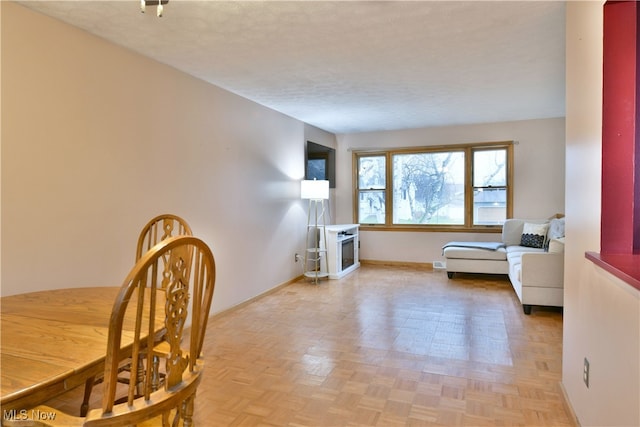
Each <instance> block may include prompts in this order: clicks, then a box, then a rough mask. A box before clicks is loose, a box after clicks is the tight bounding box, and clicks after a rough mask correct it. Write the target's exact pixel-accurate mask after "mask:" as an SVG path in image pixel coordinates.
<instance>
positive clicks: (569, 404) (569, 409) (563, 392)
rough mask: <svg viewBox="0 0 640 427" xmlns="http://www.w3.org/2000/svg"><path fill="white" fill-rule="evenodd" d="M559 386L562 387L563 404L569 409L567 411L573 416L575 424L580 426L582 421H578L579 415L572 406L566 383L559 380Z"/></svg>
mask: <svg viewBox="0 0 640 427" xmlns="http://www.w3.org/2000/svg"><path fill="white" fill-rule="evenodd" d="M558 387H559V388H560V393H561V394H562V404H563V405H564V408H565V409H566V410H567V413H568V414H569V415H570V416H571V419H572V420H573V422H574V423H575V425H576V426H578V427H580V426H581V424H580V421H578V416H577V415H576V413H575V412H574V410H573V406H571V403H570V401H569V396H568V395H567V390H566V389H565V388H564V384H562V382H559V383H558Z"/></svg>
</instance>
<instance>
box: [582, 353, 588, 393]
mask: <svg viewBox="0 0 640 427" xmlns="http://www.w3.org/2000/svg"><path fill="white" fill-rule="evenodd" d="M582 381H584V384H585V385H586V386H587V388H589V360H588V359H587V358H586V357H585V358H584V366H583V368H582Z"/></svg>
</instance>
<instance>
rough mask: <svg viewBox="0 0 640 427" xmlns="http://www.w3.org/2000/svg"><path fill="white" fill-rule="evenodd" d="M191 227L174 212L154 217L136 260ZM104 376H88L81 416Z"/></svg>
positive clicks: (143, 232)
mask: <svg viewBox="0 0 640 427" xmlns="http://www.w3.org/2000/svg"><path fill="white" fill-rule="evenodd" d="M192 235H193V233H192V232H191V227H190V226H189V224H187V221H185V220H184V219H182V218H181V217H179V216H177V215H173V214H161V215H158V216H156V217H154V218H152V219H151V220H150V221H149V222H147V223H146V224H145V226H144V227H143V228H142V230H141V231H140V235H139V236H138V243H137V246H136V261H138V260H139V259H140V258H141V257H142V255H144V254H145V253H146V252H148V251H149V250H150V249H151V248H152V247H154V246H155V245H156V244H158V243H159V242H161V241H163V240H165V239H167V238H169V237H174V236H192ZM167 268H168V265H167V261H166V259H165V260H164V263H163V271H165V272H166V269H167ZM130 371H131V370H130V361H123V362H122V364H121V367H120V372H123V373H124V372H130ZM131 378H133V377H131V375H130V374H128V375H126V376H124V375H123V376H120V377H119V381H120V382H121V383H125V384H128V383H129V382H130V381H131ZM102 380H103V378H102V377H99V378H95V377H91V378H88V379H87V381H86V382H85V385H84V396H83V399H82V403H81V404H80V416H82V417H84V416H85V415H87V411H88V410H89V400H90V399H91V393H92V392H93V387H94V386H96V385H98V384H100V383H101V382H102ZM154 383H155V385H156V387H158V386H159V378H158V376H157V375H156V376H155V380H154Z"/></svg>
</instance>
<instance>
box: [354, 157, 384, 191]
mask: <svg viewBox="0 0 640 427" xmlns="http://www.w3.org/2000/svg"><path fill="white" fill-rule="evenodd" d="M385 163H386V157H385V156H367V157H360V158H358V189H360V190H365V189H367V190H380V189H383V188H385V187H386V185H387V183H386V174H385V166H386V165H385Z"/></svg>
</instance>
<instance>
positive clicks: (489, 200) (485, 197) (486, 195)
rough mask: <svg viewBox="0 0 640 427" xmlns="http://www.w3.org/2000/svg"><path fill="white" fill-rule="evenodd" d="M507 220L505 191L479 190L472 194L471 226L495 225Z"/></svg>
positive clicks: (494, 189) (493, 189)
mask: <svg viewBox="0 0 640 427" xmlns="http://www.w3.org/2000/svg"><path fill="white" fill-rule="evenodd" d="M505 219H507V190H506V189H505V188H480V189H477V190H475V191H474V192H473V224H474V225H496V224H502V223H504V220H505Z"/></svg>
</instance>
